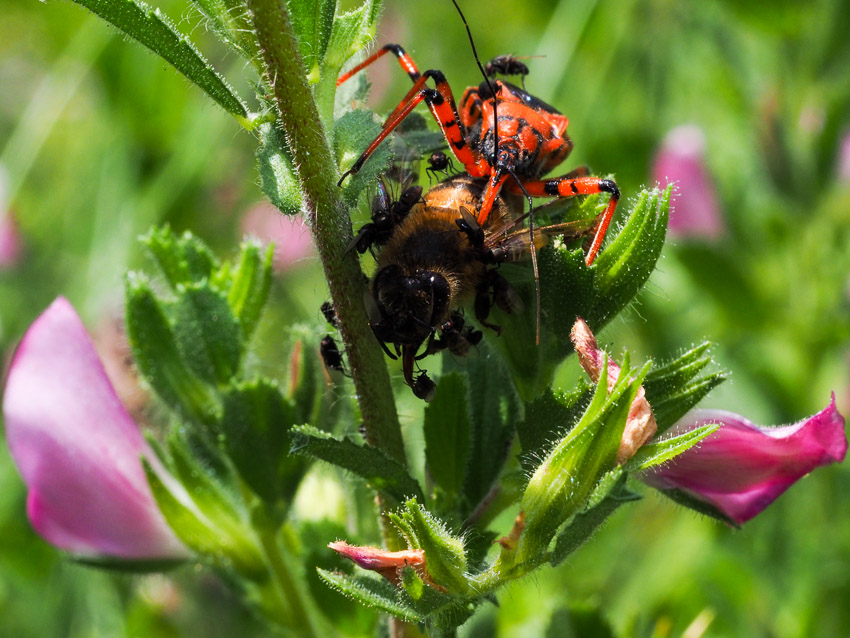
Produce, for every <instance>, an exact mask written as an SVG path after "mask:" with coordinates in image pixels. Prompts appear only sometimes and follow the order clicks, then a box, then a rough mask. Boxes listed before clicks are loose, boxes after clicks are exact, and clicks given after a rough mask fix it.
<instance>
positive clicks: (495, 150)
mask: <svg viewBox="0 0 850 638" xmlns="http://www.w3.org/2000/svg"><path fill="white" fill-rule="evenodd" d="M452 4H453V5H454V6H455V9H457V12H458V14H460V19H461V20H463V26H464V27H466V35H467V36H468V37H469V44H470V45H471V46H472V56H473V57H474V58H475V64H477V65H478V70H479V71H481V76H482V77H483V78H484V81H485V82H487V88H489V89H490V95H492V96H493V158H492V160H491V161H492V164H493V166H496V160H497V158H498V156H499V113H498V111H497V109H496V105H497V102H498V100H497V99H496V90H495V89H494V88H493V85H492V84H490V78H489V77H487V73H485V72H484V67H483V66H482V65H481V60H480V59H479V58H478V51H477V50H476V48H475V40H473V39H472V31H471V30H470V28H469V23H468V22H467V21H466V17H465V16H464V15H463V11H461V10H460V6H458V3H457V0H452Z"/></svg>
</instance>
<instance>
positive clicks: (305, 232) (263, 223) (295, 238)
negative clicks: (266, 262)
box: [242, 202, 315, 271]
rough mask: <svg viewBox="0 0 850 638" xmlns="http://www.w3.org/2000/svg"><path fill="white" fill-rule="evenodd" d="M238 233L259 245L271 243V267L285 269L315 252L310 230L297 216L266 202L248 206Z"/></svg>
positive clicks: (301, 261) (294, 265)
mask: <svg viewBox="0 0 850 638" xmlns="http://www.w3.org/2000/svg"><path fill="white" fill-rule="evenodd" d="M242 232H243V233H245V234H246V235H250V236H252V237H256V238H257V239H259V240H260V241H262V242H263V243H271V242H274V245H275V248H274V266H275V269H276V270H278V271H284V270H289V269H290V268H293V267H296V266H298V265H299V263H303V262H305V261H306V259H307V258H308V257H312V256H313V255H314V253H315V248H314V247H313V239H312V237H311V236H310V229H309V228H307V226H306V225H305V224H304V220H303V219H302V218H301V217H300V216H297V215H284V214H283V213H281V212H280V211H279V210H277V209H276V208H275V207H274V206H272V205H271V204H269V203H268V202H263V203H260V204H257V205H256V206H254V207H252V208H251V209H250V210H249V211H248V212H247V213H245V217H243V218H242Z"/></svg>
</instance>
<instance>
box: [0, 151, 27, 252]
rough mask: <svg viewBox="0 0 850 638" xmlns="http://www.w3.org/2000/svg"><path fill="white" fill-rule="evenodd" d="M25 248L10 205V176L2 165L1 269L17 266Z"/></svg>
mask: <svg viewBox="0 0 850 638" xmlns="http://www.w3.org/2000/svg"><path fill="white" fill-rule="evenodd" d="M23 249H24V244H23V241H22V239H21V232H20V230H19V229H18V223H17V222H16V221H15V217H14V215H13V214H12V209H11V208H10V206H9V177H8V175H7V174H6V171H5V169H4V168H3V166H2V165H0V269H5V268H12V267H13V266H15V265H16V264H17V263H18V261H19V260H20V258H21V254H22V253H23Z"/></svg>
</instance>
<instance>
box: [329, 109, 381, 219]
mask: <svg viewBox="0 0 850 638" xmlns="http://www.w3.org/2000/svg"><path fill="white" fill-rule="evenodd" d="M380 132H381V125H380V124H378V123H377V122H376V121H375V116H374V114H373V113H372V112H371V111H365V110H363V109H358V110H356V111H349V112H348V113H346V114H345V115H343V116H342V117H341V118H339V119H338V120H337V121H336V124H335V126H334V143H333V149H334V155H335V157H336V161H337V166H339V167H340V173H342V172H343V171H345V170H347V169H349V168H351V166H352V165H353V164H354V162H355V161H356V160H357V158H358V157H360V154H361V153H362V152H363V149H365V148H366V147H368V146H369V144H370V143H371V142H372V140H374V139H375V138H376V137H377V136H378V134H379V133H380ZM390 156H391V153H390V149H389V145H388V144H386V143H384V144H381V145H380V146H379V147H378V148H377V149H375V152H374V153H372V155H371V156H370V157H369V159H368V161H367V162H366V163H365V164H363V167H362V168H361V169H360V171H359V172H358V173H357V174H356V175H349V176H348V177H347V178H346V180H345V182H343V185H342V192H341V193H340V195H341V197H342V200H343V201H344V202H345V203H346V205H348V207H349V208H353V207H354V206H356V205H357V198H358V197H359V196H360V193H361V192H362V191H363V189H364V188H366V187H367V186H369V185H370V184H374V183H375V180H377V179H378V176H379V175H380V174H381V173H383V172H384V171H386V169H387V165H388V164H389V161H390Z"/></svg>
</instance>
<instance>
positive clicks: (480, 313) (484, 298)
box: [474, 281, 502, 335]
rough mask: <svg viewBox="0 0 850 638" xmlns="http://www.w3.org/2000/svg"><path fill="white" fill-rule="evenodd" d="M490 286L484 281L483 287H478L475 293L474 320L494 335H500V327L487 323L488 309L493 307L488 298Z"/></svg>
mask: <svg viewBox="0 0 850 638" xmlns="http://www.w3.org/2000/svg"><path fill="white" fill-rule="evenodd" d="M490 289H491V285H490V283H489V281H486V282H485V283H484V285H482V286H479V288H478V290H476V291H475V305H474V308H475V319H476V320H477V321H478V323H480V324H481V325H482V326H484V327H485V328H490V330H493V331H494V332H495V333H496V334H498V335H501V334H502V326H498V325H496V324H495V323H490V322H489V321H487V317H489V316H490V308H492V307H493V300H492V298H491V296H490Z"/></svg>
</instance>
